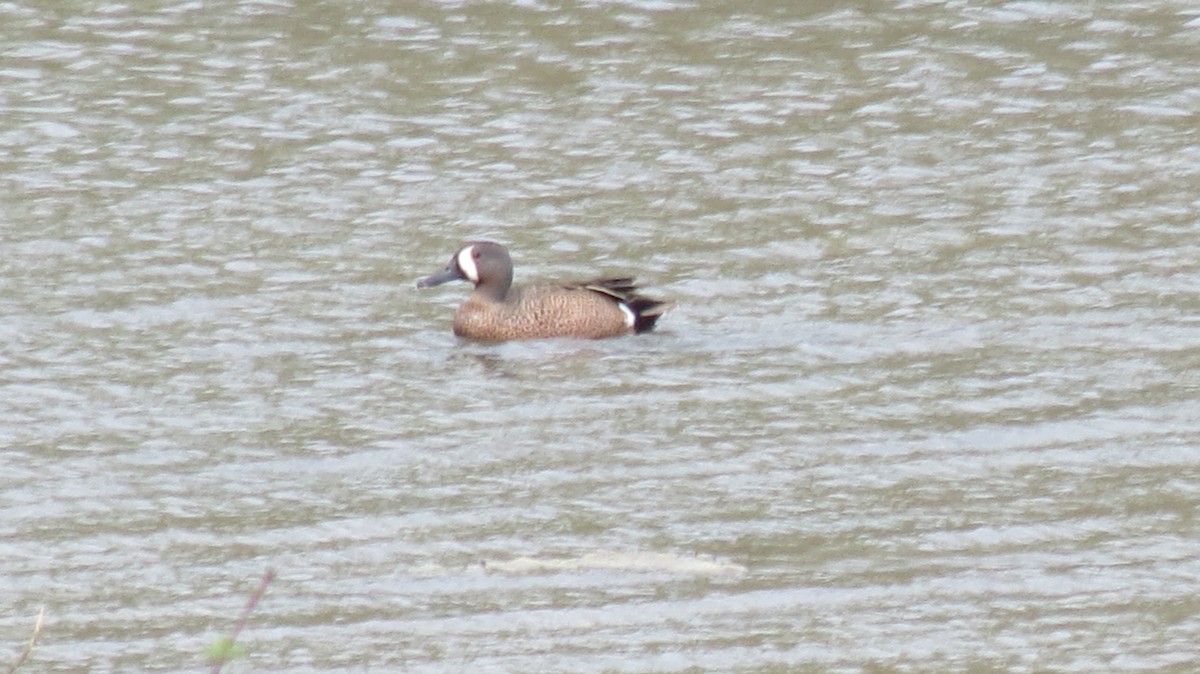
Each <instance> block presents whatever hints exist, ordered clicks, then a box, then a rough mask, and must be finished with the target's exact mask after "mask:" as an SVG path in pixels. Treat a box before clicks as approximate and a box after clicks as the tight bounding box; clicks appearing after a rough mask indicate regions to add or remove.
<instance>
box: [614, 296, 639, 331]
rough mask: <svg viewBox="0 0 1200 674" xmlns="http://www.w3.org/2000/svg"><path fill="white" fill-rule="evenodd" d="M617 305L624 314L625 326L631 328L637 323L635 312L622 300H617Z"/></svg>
mask: <svg viewBox="0 0 1200 674" xmlns="http://www.w3.org/2000/svg"><path fill="white" fill-rule="evenodd" d="M617 306H618V307H621V312H622V313H624V314H625V327H627V328H632V327H633V326H634V325H635V324H636V323H637V314H635V313H633V309H630V308H629V305H628V304H625V303H624V302H617Z"/></svg>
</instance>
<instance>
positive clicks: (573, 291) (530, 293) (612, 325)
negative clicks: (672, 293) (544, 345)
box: [417, 241, 671, 341]
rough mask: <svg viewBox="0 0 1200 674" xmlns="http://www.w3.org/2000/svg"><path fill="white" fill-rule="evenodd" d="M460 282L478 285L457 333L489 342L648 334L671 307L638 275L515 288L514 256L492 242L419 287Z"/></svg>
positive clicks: (472, 247)
mask: <svg viewBox="0 0 1200 674" xmlns="http://www.w3.org/2000/svg"><path fill="white" fill-rule="evenodd" d="M460 280H461V281H470V282H471V283H474V284H475V291H474V292H472V293H471V295H470V296H469V297H468V298H467V300H466V301H465V302H463V303H462V305H461V306H459V307H458V310H457V311H456V312H455V313H454V334H456V335H458V336H460V337H470V338H473V339H479V340H485V341H505V340H510V339H537V338H544V337H581V338H587V339H599V338H601V337H615V336H617V335H625V334H630V333H641V332H649V331H650V330H653V329H654V324H655V322H656V321H658V318H659V316H661V315H662V314H663V312H665V311H666V310H667V309H669V308H670V306H671V305H670V304H669V303H667V302H662V301H659V300H655V299H650V298H648V297H645V296H643V295H640V294H639V293H638V288H637V286H636V285H635V284H634V279H633V277H623V278H602V279H595V280H592V281H582V282H576V283H564V284H539V285H529V286H516V285H513V282H512V281H513V265H512V258H511V257H509V255H508V251H507V250H506V249H505V248H504V246H502V245H500V244H498V243H495V242H492V241H472V242H468V243H466V244H464V245H463V247H462V248H460V249H459V250H458V252H456V253H455V254H454V257H452V258H450V264H448V265H446V268H445V269H443V270H442V271H440V272H438V273H436V274H434V275H432V276H429V277H426V278H423V279H421V280H420V281H418V282H417V287H418V288H430V287H432V286H436V285H441V284H443V283H446V282H449V281H460Z"/></svg>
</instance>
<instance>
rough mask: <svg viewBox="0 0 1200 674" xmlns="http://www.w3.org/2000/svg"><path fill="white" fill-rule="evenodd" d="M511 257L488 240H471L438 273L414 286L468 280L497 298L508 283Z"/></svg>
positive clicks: (505, 289) (506, 291) (501, 296)
mask: <svg viewBox="0 0 1200 674" xmlns="http://www.w3.org/2000/svg"><path fill="white" fill-rule="evenodd" d="M512 279H513V267H512V258H510V257H509V256H508V251H507V250H505V249H504V246H501V245H500V244H498V243H495V242H492V241H471V242H468V243H467V244H465V245H464V246H463V247H462V248H460V249H459V250H458V252H457V253H455V254H454V257H452V258H450V264H448V265H446V268H445V269H443V270H441V271H440V272H438V273H436V274H434V275H432V276H427V277H425V278H423V279H421V280H420V281H417V287H418V288H431V287H433V286H437V285H441V284H443V283H447V282H449V281H470V282H471V283H474V284H475V289H476V290H479V291H483V292H484V293H486V294H487V295H488V296H489V297H491V298H493V299H495V300H497V301H500V300H503V299H504V296H505V294H506V293H508V289H509V288H510V287H511V286H512Z"/></svg>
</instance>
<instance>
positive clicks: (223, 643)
mask: <svg viewBox="0 0 1200 674" xmlns="http://www.w3.org/2000/svg"><path fill="white" fill-rule="evenodd" d="M206 654H207V655H208V660H209V662H212V663H220V662H229V661H230V660H235V659H237V658H243V657H246V649H244V648H242V647H241V646H239V645H237V644H235V643H234V642H233V639H230V638H229V637H221V638H220V639H217V640H216V641H214V642H212V644H210V645H209V647H208V650H207V651H206Z"/></svg>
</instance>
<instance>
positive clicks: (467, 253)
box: [458, 246, 479, 283]
mask: <svg viewBox="0 0 1200 674" xmlns="http://www.w3.org/2000/svg"><path fill="white" fill-rule="evenodd" d="M474 250H475V246H467V247H466V248H463V249H462V250H460V251H458V268H459V269H460V270H461V271H462V273H463V276H466V277H467V279H468V280H470V281H471V283H479V269H478V268H477V267H476V266H475V258H474V257H472V255H471V253H472V252H473V251H474Z"/></svg>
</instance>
